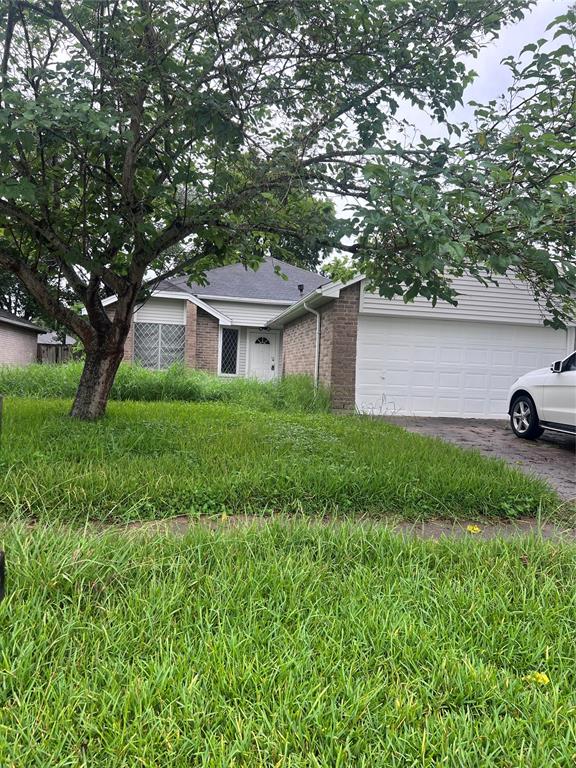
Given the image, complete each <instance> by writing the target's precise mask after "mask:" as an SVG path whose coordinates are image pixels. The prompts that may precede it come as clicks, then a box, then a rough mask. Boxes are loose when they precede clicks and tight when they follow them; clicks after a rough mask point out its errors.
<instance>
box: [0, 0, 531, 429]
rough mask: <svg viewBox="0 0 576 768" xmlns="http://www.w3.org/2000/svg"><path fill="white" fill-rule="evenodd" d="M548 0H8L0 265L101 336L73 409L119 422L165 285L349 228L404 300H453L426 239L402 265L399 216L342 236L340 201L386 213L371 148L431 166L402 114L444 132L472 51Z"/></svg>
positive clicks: (1, 102)
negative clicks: (402, 127)
mask: <svg viewBox="0 0 576 768" xmlns="http://www.w3.org/2000/svg"><path fill="white" fill-rule="evenodd" d="M531 4H532V2H531V0H460V1H458V0H425V1H424V0H415V1H414V2H411V3H402V2H397V1H396V0H379V1H378V2H357V1H356V0H314V2H308V0H301V1H297V2H294V1H293V0H290V2H284V0H274V1H273V2H272V1H268V2H266V1H262V0H207V1H202V2H189V0H34V1H31V2H28V1H27V0H0V9H1V11H0V29H2V30H3V39H2V49H1V61H0V128H1V130H0V177H1V178H0V267H2V268H4V269H7V270H9V271H10V272H12V273H13V274H14V275H15V276H16V277H17V278H18V280H19V281H20V283H21V284H22V285H23V286H24V287H25V289H26V290H27V291H28V292H29V293H30V295H31V296H32V297H33V298H34V299H35V300H36V301H37V302H38V304H39V305H40V306H41V307H42V308H43V309H44V311H45V312H47V313H48V314H49V315H50V316H52V317H54V319H55V320H57V321H58V322H60V323H62V324H64V325H66V326H67V327H68V328H69V329H70V330H71V331H72V332H73V333H74V334H76V335H77V336H78V337H79V338H80V339H81V340H82V341H83V343H84V347H85V349H86V363H85V367H84V371H83V373H82V377H81V381H80V386H79V389H78V393H77V396H76V399H75V402H74V405H73V408H72V414H73V415H74V416H78V417H81V418H96V417H98V416H99V415H101V414H102V413H103V411H104V408H105V405H106V401H107V398H108V394H109V391H110V387H111V385H112V382H113V379H114V376H115V373H116V371H117V368H118V365H119V363H120V361H121V359H122V354H123V345H124V341H125V339H126V336H127V333H128V330H129V326H130V319H131V315H132V312H133V309H134V306H135V304H136V302H137V301H139V300H141V299H142V297H143V296H145V295H146V292H147V291H148V290H149V289H150V286H152V285H154V284H155V282H156V281H157V280H158V279H160V278H161V277H162V276H169V275H172V274H176V273H182V272H186V273H188V274H190V276H191V277H193V278H197V277H199V275H200V273H201V272H202V271H203V270H205V269H206V268H208V267H209V266H213V265H216V264H221V263H229V262H230V261H243V262H245V263H246V264H248V265H249V266H256V265H257V264H258V262H259V261H260V260H261V259H262V258H263V257H264V256H265V255H266V254H268V253H282V252H283V251H285V249H286V248H288V247H289V244H290V243H291V242H294V243H297V244H298V248H301V249H304V250H303V252H304V253H310V252H311V251H314V250H316V251H318V250H322V249H328V248H331V247H332V246H334V245H337V244H338V243H337V240H338V237H339V236H341V235H343V234H347V235H348V236H352V240H351V239H350V237H348V238H347V239H346V240H345V242H346V243H347V244H346V245H344V244H342V245H341V247H342V249H343V250H345V251H348V252H349V253H350V254H351V255H352V257H353V258H354V259H355V260H356V261H357V263H358V264H359V265H360V266H362V267H364V266H365V265H366V264H368V265H373V268H372V274H373V277H374V279H375V281H376V282H378V283H379V284H381V285H382V286H383V287H384V288H385V289H386V290H394V291H397V292H401V293H403V292H408V293H409V294H410V293H411V292H413V291H414V287H415V285H417V286H418V290H420V291H421V292H422V293H424V294H425V295H430V294H431V295H433V297H434V298H437V297H438V296H448V297H450V295H451V294H450V287H449V285H448V284H447V283H446V282H445V281H444V280H443V279H441V278H440V277H438V275H440V271H438V263H439V262H438V263H436V262H434V263H433V265H432V272H431V273H429V274H432V278H431V279H429V280H426V279H424V280H420V281H419V282H418V281H417V282H416V283H415V282H414V276H415V275H418V274H420V272H421V271H422V265H421V263H416V262H415V260H414V247H416V246H414V247H411V248H405V249H404V250H402V249H400V250H399V251H398V253H396V251H395V250H394V252H393V253H392V252H391V249H390V247H389V242H388V243H387V242H386V238H385V237H384V236H383V234H384V232H385V229H384V225H385V224H386V223H387V222H386V217H385V216H384V217H381V218H380V219H379V220H377V221H371V219H370V215H365V212H366V210H367V209H366V208H364V211H363V212H362V215H361V216H359V217H357V218H356V219H355V220H351V219H347V220H346V221H345V222H343V224H342V226H335V225H334V220H333V216H332V214H331V208H330V206H329V205H326V200H327V199H329V198H333V197H334V196H338V195H345V196H347V197H348V198H350V197H357V198H359V199H361V200H367V201H368V207H370V204H373V203H375V202H378V196H379V195H380V194H381V185H380V186H379V183H377V184H375V183H374V182H373V180H374V178H376V179H377V180H378V182H380V180H379V178H378V174H379V173H380V171H379V170H377V169H376V168H375V166H376V165H378V164H377V163H374V155H373V154H367V150H372V151H373V148H377V149H379V150H381V151H382V152H383V153H385V152H392V153H396V155H397V157H398V162H399V163H400V165H399V166H398V167H402V169H403V172H406V173H408V174H410V173H414V172H415V171H414V168H415V167H414V166H413V165H411V163H410V161H409V160H406V158H405V157H404V156H403V155H402V154H401V153H399V152H398V149H401V148H399V147H396V146H395V145H394V142H391V141H389V140H388V137H389V136H390V135H392V134H391V132H392V128H393V126H394V124H395V121H396V117H395V113H396V112H397V110H398V107H399V105H400V104H401V103H402V102H405V101H408V102H411V103H412V104H415V105H417V106H419V107H421V108H423V109H426V110H427V111H429V112H430V113H432V114H434V115H435V116H436V117H437V119H438V120H440V121H442V120H444V119H445V115H446V111H447V110H449V109H450V108H452V107H454V106H455V105H456V103H457V102H458V101H459V100H460V99H461V97H462V94H463V90H464V88H465V86H466V85H467V83H468V82H469V78H470V76H469V75H468V74H467V72H466V69H465V66H464V64H463V63H462V57H463V56H465V55H466V54H475V53H476V52H477V51H478V49H479V47H480V46H481V45H482V44H484V43H485V42H486V41H487V40H488V39H490V37H491V36H493V35H495V34H496V33H497V32H498V30H499V28H500V26H501V24H502V23H504V22H505V21H508V20H514V19H518V18H521V16H522V12H523V10H524V9H525V8H527V7H528V6H530V5H531ZM402 151H404V150H402ZM433 151H435V149H434V148H432V149H430V151H429V155H431V153H432V152H433ZM384 157H385V155H384V154H382V156H381V161H382V162H383V158H384ZM386 157H387V158H388V160H387V161H386V165H387V166H388V167H390V168H395V166H394V164H393V163H392V164H391V162H390V160H389V158H390V155H389V154H388V155H386ZM436 193H437V194H438V189H437V190H436ZM354 237H356V239H357V242H354ZM413 240H414V238H413ZM451 253H452V254H453V258H452V256H451V255H450V254H451ZM391 256H392V262H394V261H395V260H396V261H398V260H400V261H403V264H404V266H403V268H402V269H401V270H397V271H396V273H394V270H390V269H389V268H388V266H387V264H388V262H389V261H390V257H391ZM429 257H430V254H429V253H426V258H429ZM459 258H460V257H459V252H458V249H452V250H450V249H449V248H448V249H447V250H446V253H445V254H443V255H442V258H441V261H442V263H443V264H444V265H447V266H450V264H451V263H452V261H455V262H458V260H459ZM437 261H438V259H437ZM424 271H425V270H424ZM56 272H58V273H59V274H62V276H63V277H64V279H65V280H66V283H67V285H68V287H69V288H70V290H71V291H73V293H74V296H75V297H76V299H78V300H79V301H81V302H82V303H83V304H84V306H85V307H86V311H87V315H86V316H85V317H80V316H78V315H77V314H76V313H75V312H73V311H72V310H71V309H70V308H69V306H68V305H67V303H66V302H64V301H62V299H61V297H60V296H59V295H58V294H57V292H56V291H55V290H54V287H53V282H51V279H50V278H53V277H54V276H55V273H56ZM111 293H113V294H115V295H116V296H117V298H118V300H117V303H116V310H115V314H114V317H113V318H112V319H111V318H109V317H108V315H107V313H106V312H105V310H104V307H103V305H102V299H103V298H104V297H105V296H106V295H110V294H111Z"/></svg>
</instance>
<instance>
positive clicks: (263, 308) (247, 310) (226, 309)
mask: <svg viewBox="0 0 576 768" xmlns="http://www.w3.org/2000/svg"><path fill="white" fill-rule="evenodd" d="M256 278H257V276H256ZM205 303H206V304H209V305H210V306H211V307H214V309H216V310H218V311H219V312H222V314H224V315H226V317H229V318H230V320H231V321H232V323H233V324H234V325H247V326H250V327H252V328H264V327H265V326H266V325H268V323H269V322H270V320H272V318H274V317H276V315H279V314H280V312H282V311H283V310H285V309H286V306H287V305H286V304H258V303H257V302H254V303H251V302H248V301H205Z"/></svg>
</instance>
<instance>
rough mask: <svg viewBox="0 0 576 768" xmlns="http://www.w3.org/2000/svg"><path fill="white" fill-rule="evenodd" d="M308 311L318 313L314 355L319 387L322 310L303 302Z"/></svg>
mask: <svg viewBox="0 0 576 768" xmlns="http://www.w3.org/2000/svg"><path fill="white" fill-rule="evenodd" d="M302 306H303V307H304V309H305V310H306V311H307V312H310V313H311V314H312V315H316V352H315V357H314V385H315V386H316V387H318V384H319V383H320V312H317V311H316V310H315V309H312V307H309V306H308V304H306V302H304V303H303V304H302Z"/></svg>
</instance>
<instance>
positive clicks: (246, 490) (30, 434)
mask: <svg viewBox="0 0 576 768" xmlns="http://www.w3.org/2000/svg"><path fill="white" fill-rule="evenodd" d="M69 405H70V404H69V402H68V401H64V400H26V399H16V398H9V399H7V400H6V402H5V407H4V433H3V436H2V449H1V451H0V516H2V517H4V518H6V517H8V516H10V515H12V514H14V513H18V514H22V515H26V516H34V517H35V518H37V519H40V520H43V521H46V520H53V519H56V518H59V519H65V520H85V519H87V518H96V519H100V520H131V519H139V518H161V517H170V516H173V515H177V514H190V515H201V514H220V513H222V512H224V511H226V512H228V513H232V512H243V513H256V514H266V513H269V512H277V513H278V512H281V513H304V514H307V515H316V516H317V515H323V514H330V513H338V514H345V515H358V514H369V515H379V516H384V515H390V514H392V515H399V516H402V517H407V518H426V517H453V518H459V517H460V518H469V517H479V516H483V515H484V516H500V517H518V516H520V515H530V514H532V515H536V514H539V513H542V514H545V515H548V514H550V513H552V512H553V511H554V509H555V508H556V507H557V505H558V504H559V500H558V498H557V497H556V496H555V494H554V493H553V492H552V491H551V490H550V488H549V487H548V486H547V485H546V484H545V483H544V482H542V481H539V480H536V479H532V478H529V477H527V476H526V475H524V474H522V473H520V472H518V471H516V470H515V469H513V468H511V467H510V466H509V465H507V464H505V463H504V462H503V461H499V460H492V459H486V458H484V457H482V456H480V455H479V454H478V453H475V452H472V451H463V450H461V449H460V448H457V447H455V446H452V445H448V444H446V443H443V442H441V441H437V440H433V439H430V438H426V437H422V436H419V435H415V434H411V433H408V432H405V431H404V430H403V429H400V428H399V427H395V426H391V425H387V424H385V423H383V422H381V421H375V420H370V419H368V418H365V417H364V418H362V417H356V416H349V417H335V416H332V415H329V414H319V415H302V414H294V413H277V412H274V411H270V412H262V413H261V412H257V411H253V410H248V409H245V408H243V407H241V406H239V405H227V404H220V403H194V404H189V403H128V402H126V403H116V402H112V403H110V405H109V410H108V415H107V416H106V417H105V418H104V419H102V420H101V421H99V422H97V423H81V422H78V421H75V420H72V419H70V418H69V417H68V416H67V413H68V409H69Z"/></svg>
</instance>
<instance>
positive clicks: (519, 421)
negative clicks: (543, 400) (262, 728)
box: [510, 395, 544, 440]
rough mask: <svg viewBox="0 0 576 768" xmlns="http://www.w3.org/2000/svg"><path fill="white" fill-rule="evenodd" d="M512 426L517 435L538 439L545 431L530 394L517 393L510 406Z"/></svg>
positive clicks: (527, 438)
mask: <svg viewBox="0 0 576 768" xmlns="http://www.w3.org/2000/svg"><path fill="white" fill-rule="evenodd" d="M510 426H511V427H512V431H513V432H514V434H515V435H516V437H521V438H523V439H524V440H536V439H537V438H538V437H540V435H541V434H542V433H543V432H544V430H543V429H542V427H541V426H540V421H539V419H538V412H537V410H536V406H535V405H534V400H532V398H531V397H530V395H516V397H515V398H514V399H513V400H512V404H511V406H510Z"/></svg>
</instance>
